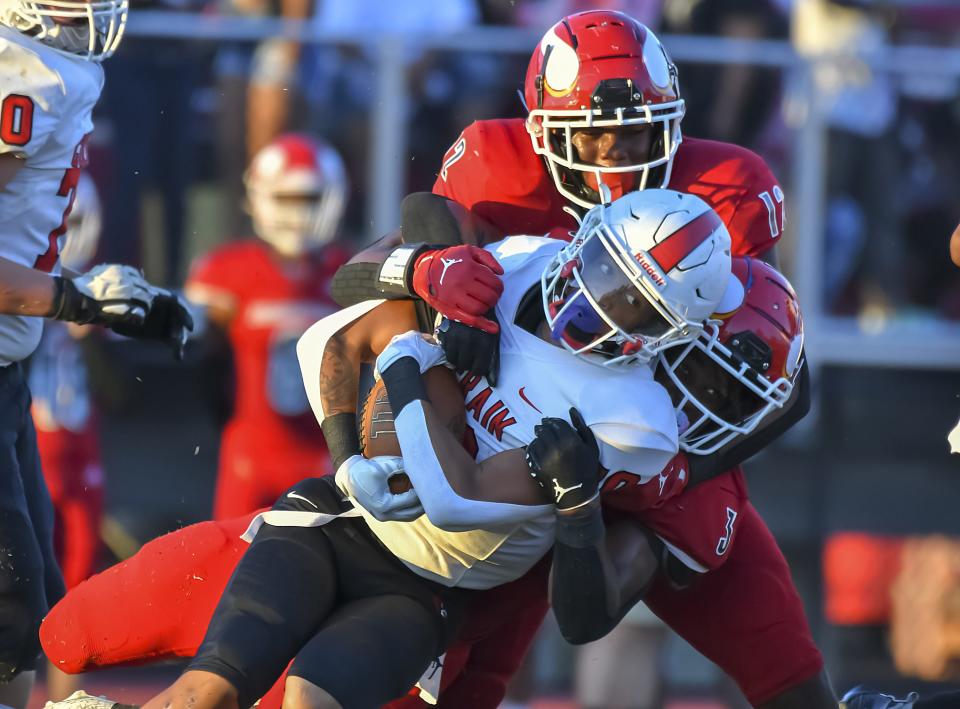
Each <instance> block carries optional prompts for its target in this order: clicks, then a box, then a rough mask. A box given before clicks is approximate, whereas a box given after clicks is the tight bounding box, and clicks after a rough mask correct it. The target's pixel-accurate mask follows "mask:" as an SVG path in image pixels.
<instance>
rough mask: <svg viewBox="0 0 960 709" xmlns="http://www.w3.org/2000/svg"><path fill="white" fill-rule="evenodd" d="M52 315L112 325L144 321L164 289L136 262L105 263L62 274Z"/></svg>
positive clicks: (58, 282) (71, 319) (65, 318)
mask: <svg viewBox="0 0 960 709" xmlns="http://www.w3.org/2000/svg"><path fill="white" fill-rule="evenodd" d="M57 284H58V289H57V297H56V299H55V300H56V302H55V303H54V311H53V314H52V317H54V318H56V319H57V320H69V321H70V322H77V323H81V324H87V323H94V324H97V325H107V326H109V325H110V324H112V323H115V322H123V323H125V324H131V325H132V324H135V323H141V322H143V321H144V319H145V318H146V317H147V312H148V311H149V310H150V304H151V303H152V302H153V299H154V298H155V297H156V296H157V295H159V294H160V293H162V292H164V291H161V290H160V289H159V288H157V287H156V286H153V285H150V283H148V282H147V279H146V278H144V277H143V274H142V273H140V271H138V270H137V269H135V268H134V267H133V266H121V265H119V264H115V263H111V264H107V263H102V264H100V265H99V266H94V267H93V268H91V269H90V270H89V271H87V272H86V273H82V274H80V275H79V276H77V277H75V278H70V279H67V278H59V277H58V281H57Z"/></svg>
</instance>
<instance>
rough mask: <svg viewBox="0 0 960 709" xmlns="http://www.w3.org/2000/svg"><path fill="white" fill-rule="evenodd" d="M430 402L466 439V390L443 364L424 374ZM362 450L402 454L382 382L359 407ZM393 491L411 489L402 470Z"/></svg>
mask: <svg viewBox="0 0 960 709" xmlns="http://www.w3.org/2000/svg"><path fill="white" fill-rule="evenodd" d="M423 379H424V384H425V385H426V388H427V396H428V397H429V399H430V404H431V405H432V406H433V408H434V409H435V410H436V411H437V412H438V413H439V414H440V416H441V418H442V419H443V420H444V421H446V422H447V427H448V428H449V429H450V432H451V433H453V435H454V436H455V437H456V438H457V440H458V441H459V440H462V439H463V434H464V430H465V428H466V425H467V422H466V417H465V414H464V409H463V393H462V392H461V391H460V383H459V382H458V381H457V377H456V376H455V375H454V373H453V372H452V371H451V370H450V369H448V368H447V367H444V366H438V367H434V368H433V369H431V370H429V371H428V372H427V373H426V374H424V376H423ZM359 427H360V432H359V433H360V449H361V451H362V452H363V455H365V456H366V457H367V458H374V457H376V456H378V455H400V443H399V441H398V440H397V431H396V429H395V428H394V425H393V411H392V410H391V409H390V400H389V398H388V397H387V388H386V387H385V386H384V384H383V381H382V380H379V381H377V382H376V383H375V384H374V385H373V387H372V388H371V389H370V392H369V393H368V394H367V397H366V399H365V400H364V402H363V406H362V407H361V408H360V416H359ZM389 485H390V491H391V492H392V493H394V494H399V493H401V492H406V491H407V490H409V489H410V479H409V478H407V476H406V475H405V474H403V473H400V474H399V475H394V476H393V477H391V478H390V480H389Z"/></svg>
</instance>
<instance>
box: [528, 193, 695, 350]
mask: <svg viewBox="0 0 960 709" xmlns="http://www.w3.org/2000/svg"><path fill="white" fill-rule="evenodd" d="M606 212H607V206H606V205H601V206H598V207H594V208H593V209H592V210H591V212H590V213H588V214H587V216H586V217H585V218H584V222H583V224H582V225H581V227H580V230H579V231H578V232H577V234H576V236H575V237H574V239H573V241H572V242H571V244H570V245H569V246H567V247H564V248H563V249H561V250H560V251H559V252H557V254H556V255H555V256H554V258H553V259H551V261H550V262H549V263H548V264H547V266H546V268H545V269H544V271H543V274H542V275H541V278H540V285H541V295H542V298H543V310H544V316H545V317H546V320H547V324H548V325H549V327H550V329H551V330H554V329H555V327H556V326H557V324H558V322H559V323H562V322H563V319H564V316H565V315H566V314H567V312H568V310H569V309H570V308H572V307H576V304H577V303H576V302H577V300H578V299H579V298H581V297H582V298H584V299H585V300H586V301H587V302H588V303H589V304H590V306H591V307H592V308H593V310H594V311H595V313H596V315H598V316H599V317H600V318H601V319H602V320H603V322H605V323H606V324H607V325H608V326H609V328H610V329H609V330H608V331H607V332H605V333H602V334H600V335H597V336H596V337H595V339H593V340H592V341H591V342H590V343H589V344H586V345H583V346H581V347H574V346H573V345H571V344H570V343H569V342H567V340H566V339H563V338H561V339H560V340H558V342H559V344H560V345H561V346H562V347H564V348H565V349H567V350H568V351H569V352H571V353H573V354H575V355H586V354H590V355H598V357H590V358H589V359H590V361H591V362H594V363H596V364H600V365H602V366H605V367H611V366H618V365H624V364H632V363H635V362H642V363H646V362H649V361H650V360H651V359H653V357H654V356H655V355H656V354H657V353H659V352H661V351H663V350H664V349H667V348H669V347H674V346H677V345H680V344H684V343H686V342H689V341H690V340H691V339H692V338H696V337H697V336H698V335H699V334H700V333H701V331H702V327H701V326H700V325H699V324H698V323H692V322H690V321H688V320H686V319H685V318H683V317H682V316H681V315H679V314H678V313H676V312H675V311H674V310H673V309H672V308H671V307H670V306H669V304H667V303H666V302H664V301H663V300H662V299H661V298H660V296H659V293H657V291H656V289H654V288H653V287H652V286H650V285H649V284H648V283H647V281H646V280H645V279H644V277H643V275H642V274H641V273H640V270H639V269H638V268H636V267H633V266H632V257H631V256H630V255H629V252H628V251H627V249H626V248H625V246H624V245H622V244H621V243H620V240H619V238H618V237H617V236H616V235H615V234H614V233H613V231H612V230H611V229H610V226H609V225H608V224H607V223H606ZM584 232H586V235H584ZM594 238H599V239H600V243H601V244H602V245H603V247H604V249H605V251H606V252H607V254H608V255H609V256H610V258H611V259H612V260H613V262H614V263H615V264H616V265H617V267H618V268H619V269H620V270H621V272H622V273H623V275H624V276H625V277H626V278H627V280H628V282H629V283H630V285H632V286H634V287H635V288H636V289H637V290H638V291H639V293H640V295H641V296H642V297H644V298H645V299H646V300H647V302H648V303H649V304H650V305H651V306H652V307H653V308H654V310H656V312H657V313H658V314H659V315H660V316H661V317H662V318H663V320H664V321H665V322H666V323H667V325H668V327H669V329H668V330H667V331H666V332H665V333H664V334H663V335H660V336H659V337H655V338H645V337H643V336H642V335H638V334H634V333H629V332H626V331H624V330H623V329H622V328H621V327H620V326H618V325H617V324H616V323H615V322H614V321H613V320H612V319H611V318H610V316H609V315H608V314H607V313H606V312H605V311H604V309H603V307H602V306H601V305H600V304H599V303H598V302H597V300H596V299H595V297H594V295H593V294H592V293H591V292H590V290H589V288H588V287H587V285H586V284H585V283H584V280H583V277H582V273H581V265H580V259H581V255H582V252H583V249H584V246H585V245H586V244H587V243H588V241H589V240H591V239H594ZM625 255H626V258H625ZM570 263H575V264H577V265H575V266H574V267H573V268H572V270H571V271H570V272H569V273H567V272H566V271H567V264H570ZM559 302H562V303H563V305H562V306H561V307H560V308H559V309H555V306H556V304H557V303H559ZM609 340H613V341H614V342H615V343H617V344H619V345H621V347H620V349H621V351H623V350H624V349H626V350H627V352H628V353H625V354H621V355H617V356H611V355H610V354H609V353H607V352H603V351H602V350H600V347H601V346H602V345H603V344H604V343H605V342H608V341H609ZM626 343H631V344H634V345H637V347H635V348H624V347H623V345H625V344H626ZM601 358H602V359H601Z"/></svg>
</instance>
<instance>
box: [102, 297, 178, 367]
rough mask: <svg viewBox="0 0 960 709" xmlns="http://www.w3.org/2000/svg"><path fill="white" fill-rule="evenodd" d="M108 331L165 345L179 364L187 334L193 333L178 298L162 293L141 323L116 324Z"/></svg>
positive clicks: (151, 305)
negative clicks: (156, 341)
mask: <svg viewBox="0 0 960 709" xmlns="http://www.w3.org/2000/svg"><path fill="white" fill-rule="evenodd" d="M110 329H112V330H113V331H114V332H116V333H118V334H120V335H124V336H126V337H135V338H137V339H140V340H158V341H160V342H166V343H167V344H168V345H169V346H170V348H171V349H172V350H173V356H174V357H176V358H177V359H178V360H181V359H183V348H184V345H186V344H187V333H189V332H193V316H191V315H190V311H189V310H187V308H186V306H184V304H183V303H182V302H181V301H180V299H179V298H178V297H177V296H175V295H174V294H173V293H167V292H162V293H161V294H160V295H158V296H156V297H154V299H153V302H152V303H151V304H150V310H149V311H148V312H147V317H146V318H144V319H143V321H142V322H140V323H118V324H116V325H113V326H111V328H110Z"/></svg>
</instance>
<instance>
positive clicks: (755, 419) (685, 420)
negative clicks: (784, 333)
mask: <svg viewBox="0 0 960 709" xmlns="http://www.w3.org/2000/svg"><path fill="white" fill-rule="evenodd" d="M751 336H753V335H752V333H745V334H744V335H743V336H742V337H743V338H744V339H746V338H749V337H751ZM753 337H755V336H753ZM756 339H757V340H758V343H759V344H760V345H761V347H762V342H761V341H759V338H756ZM800 342H801V343H802V338H801V340H800ZM731 345H733V346H735V347H740V346H744V347H749V345H750V343H741V342H739V341H737V342H735V343H733V342H732V343H731ZM801 346H802V344H801ZM657 367H658V370H659V369H661V368H662V371H663V374H665V375H666V376H667V377H668V378H669V379H670V382H671V384H672V388H673V389H674V391H676V392H677V394H676V396H677V397H678V400H677V401H676V402H675V408H676V409H677V412H678V416H679V418H680V438H681V447H682V449H683V450H684V451H686V452H687V453H692V454H694V455H709V454H711V453H715V452H716V451H718V450H720V449H721V448H722V447H723V446H725V445H726V444H727V443H729V442H730V441H732V440H733V439H734V438H736V437H738V436H744V435H747V434H749V433H751V432H753V431H754V430H755V429H756V428H757V426H759V425H760V423H761V422H762V421H763V420H764V419H765V418H766V417H767V416H768V415H769V414H770V413H771V412H773V411H775V410H777V409H780V408H783V406H784V405H785V404H786V403H787V401H788V400H789V399H790V395H791V394H792V392H793V386H794V383H793V379H792V377H793V375H795V373H796V370H794V371H792V372H791V373H790V375H789V376H782V377H779V378H777V379H775V380H773V381H771V380H768V379H767V378H765V377H763V376H761V374H760V373H759V372H758V371H757V370H755V369H753V368H751V367H750V365H749V364H748V363H747V362H746V361H744V360H743V359H742V358H741V356H740V355H739V354H737V353H734V352H732V351H731V350H730V349H729V348H728V347H727V346H726V345H724V344H723V343H722V342H720V338H719V326H718V323H717V322H716V321H711V322H709V323H708V325H707V327H706V329H705V331H704V332H703V333H702V334H701V335H700V337H698V338H697V339H696V340H694V341H693V342H691V343H689V344H688V345H686V346H685V347H680V348H677V349H675V350H670V351H668V352H664V353H663V354H662V355H661V356H660V359H659V362H658V365H657Z"/></svg>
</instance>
